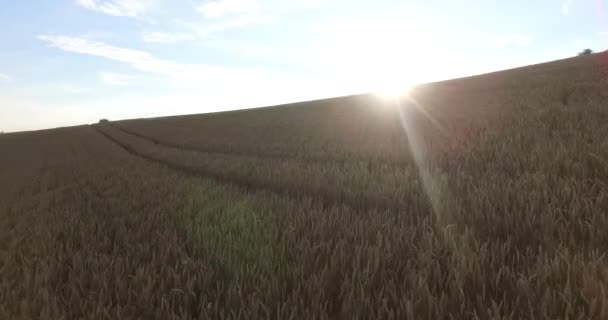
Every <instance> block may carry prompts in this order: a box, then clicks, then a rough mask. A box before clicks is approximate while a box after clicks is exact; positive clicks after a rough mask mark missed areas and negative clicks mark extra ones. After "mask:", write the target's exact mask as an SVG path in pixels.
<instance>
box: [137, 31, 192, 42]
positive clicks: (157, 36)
mask: <svg viewBox="0 0 608 320" xmlns="http://www.w3.org/2000/svg"><path fill="white" fill-rule="evenodd" d="M194 38H195V37H194V36H193V35H191V34H186V33H169V32H144V34H143V40H144V42H147V43H176V42H182V41H190V40H194Z"/></svg>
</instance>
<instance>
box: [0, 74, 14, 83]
mask: <svg viewBox="0 0 608 320" xmlns="http://www.w3.org/2000/svg"><path fill="white" fill-rule="evenodd" d="M11 81H13V78H11V77H10V76H9V75H8V74H6V73H0V82H11Z"/></svg>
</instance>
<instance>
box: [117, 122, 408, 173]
mask: <svg viewBox="0 0 608 320" xmlns="http://www.w3.org/2000/svg"><path fill="white" fill-rule="evenodd" d="M110 125H111V126H112V127H113V128H116V129H117V130H120V131H122V132H124V133H125V134H128V135H131V136H135V137H138V138H141V139H144V140H147V141H149V142H151V143H153V144H155V145H158V146H162V147H168V148H174V149H179V150H183V151H189V152H195V153H200V154H216V155H226V156H243V157H256V158H260V159H277V160H294V161H302V162H307V163H311V164H327V163H336V164H344V163H347V162H366V163H375V164H376V165H385V166H388V167H390V168H395V169H401V168H407V167H409V166H411V165H412V163H411V162H410V161H408V160H406V159H404V160H396V159H388V158H374V159H366V158H365V157H363V156H357V155H352V157H351V158H346V157H335V156H295V155H289V154H279V153H268V154H259V153H253V152H240V151H226V150H218V149H205V148H202V147H192V146H186V145H182V144H177V143H172V142H168V141H161V140H159V139H157V138H154V137H151V136H148V135H145V134H141V133H139V132H135V131H133V130H130V129H125V128H123V127H122V126H120V125H117V124H113V123H110Z"/></svg>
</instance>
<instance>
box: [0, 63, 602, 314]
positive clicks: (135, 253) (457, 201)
mask: <svg viewBox="0 0 608 320" xmlns="http://www.w3.org/2000/svg"><path fill="white" fill-rule="evenodd" d="M607 88H608V55H606V54H596V55H591V56H586V57H577V58H573V59H567V60H561V61H556V62H551V63H546V64H540V65H534V66H529V67H525V68H519V69H513V70H508V71H503V72H497V73H492V74H487V75H481V76H476V77H471V78H464V79H456V80H450V81H445V82H437V83H431V84H426V85H421V86H418V87H416V88H414V89H412V90H411V92H410V93H409V95H408V96H407V97H403V98H400V99H397V100H394V99H393V100H390V99H388V100H383V99H380V98H377V97H374V96H371V95H360V96H351V97H342V98H335V99H328V100H322V101H312V102H302V103H296V104H291V105H284V106H275V107H267V108H260V109H251V110H243V111H233V112H224V113H216V114H203V115H189V116H177V117H166V118H156V119H138V120H128V121H118V122H109V123H101V124H97V125H91V126H80V127H71V128H60V129H53V130H44V131H36V132H25V133H14V134H3V135H0V150H2V152H1V153H0V221H1V223H0V318H2V319H37V318H40V319H76V318H91V319H131V318H141V319H193V318H194V319H198V318H200V319H255V318H271V319H294V318H295V319H328V318H333V319H372V318H374V319H606V318H608V296H607V293H606V292H607V290H608V257H606V252H607V251H608V232H607V231H608V89H607Z"/></svg>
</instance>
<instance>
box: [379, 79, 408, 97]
mask: <svg viewBox="0 0 608 320" xmlns="http://www.w3.org/2000/svg"><path fill="white" fill-rule="evenodd" d="M389 79H390V78H389ZM412 86H413V84H412V83H411V82H410V81H408V80H407V79H405V80H404V79H391V80H390V81H388V80H387V81H384V82H382V83H380V84H379V85H378V86H377V87H376V88H375V89H374V90H373V93H374V94H375V95H376V96H379V97H381V98H384V99H397V98H402V97H405V96H407V94H408V93H409V91H410V89H411V88H412Z"/></svg>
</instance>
